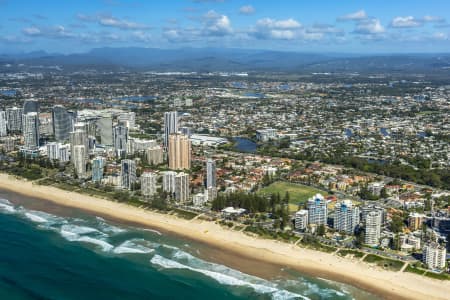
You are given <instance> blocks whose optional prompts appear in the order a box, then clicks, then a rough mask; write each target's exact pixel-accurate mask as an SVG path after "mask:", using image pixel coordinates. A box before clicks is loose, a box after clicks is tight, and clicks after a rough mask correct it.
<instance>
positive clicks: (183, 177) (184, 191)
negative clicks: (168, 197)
mask: <svg viewBox="0 0 450 300" xmlns="http://www.w3.org/2000/svg"><path fill="white" fill-rule="evenodd" d="M175 200H177V201H179V202H187V201H188V200H189V174H187V173H184V172H181V173H178V174H177V176H175Z"/></svg>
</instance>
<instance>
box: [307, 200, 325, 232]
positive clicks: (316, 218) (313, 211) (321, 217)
mask: <svg viewBox="0 0 450 300" xmlns="http://www.w3.org/2000/svg"><path fill="white" fill-rule="evenodd" d="M307 209H308V224H315V225H327V218H328V208H327V201H326V200H325V198H324V197H323V196H322V195H321V194H316V195H315V196H314V197H312V198H310V199H309V200H308V203H307Z"/></svg>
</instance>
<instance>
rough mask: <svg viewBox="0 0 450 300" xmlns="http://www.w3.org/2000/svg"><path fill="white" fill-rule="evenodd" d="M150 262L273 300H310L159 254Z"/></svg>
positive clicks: (264, 284) (267, 283) (268, 285)
mask: <svg viewBox="0 0 450 300" xmlns="http://www.w3.org/2000/svg"><path fill="white" fill-rule="evenodd" d="M150 262H151V263H152V264H154V265H157V266H160V267H162V268H164V269H187V270H190V271H193V272H198V273H202V274H203V275H206V276H208V277H210V278H212V279H214V280H216V281H217V282H219V283H220V284H223V285H230V286H242V287H250V288H252V289H253V290H255V291H256V292H258V293H262V294H269V295H271V296H272V298H273V299H309V298H307V297H304V296H302V295H299V294H295V293H292V292H289V291H286V290H280V289H278V288H276V287H273V286H271V284H270V283H269V282H266V281H264V280H261V283H251V282H248V281H245V280H243V279H239V278H235V277H232V276H229V275H226V274H223V273H219V272H214V271H210V270H204V269H199V268H194V267H190V266H188V265H184V264H181V263H179V262H177V261H174V260H171V259H168V258H165V257H163V256H161V255H158V254H156V255H155V256H153V257H152V259H151V260H150Z"/></svg>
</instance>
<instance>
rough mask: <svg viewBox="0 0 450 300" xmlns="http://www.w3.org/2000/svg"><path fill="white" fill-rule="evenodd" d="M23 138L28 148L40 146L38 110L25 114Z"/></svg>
mask: <svg viewBox="0 0 450 300" xmlns="http://www.w3.org/2000/svg"><path fill="white" fill-rule="evenodd" d="M23 139H24V143H25V148H26V149H36V148H38V147H39V116H38V114H37V113H36V112H30V113H27V114H26V115H23Z"/></svg>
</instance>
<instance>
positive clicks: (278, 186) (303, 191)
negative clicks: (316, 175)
mask: <svg viewBox="0 0 450 300" xmlns="http://www.w3.org/2000/svg"><path fill="white" fill-rule="evenodd" d="M286 192H289V203H290V204H295V205H298V204H299V203H305V202H306V201H307V200H308V199H309V198H311V197H312V196H314V195H315V194H317V193H321V194H322V195H324V196H326V195H325V194H326V193H325V192H324V191H322V190H319V189H316V188H313V187H310V186H306V185H301V184H296V183H289V182H284V181H276V182H274V183H272V184H270V185H269V186H266V187H264V188H262V189H260V190H259V191H258V194H268V195H269V194H276V193H280V196H281V197H284V195H285V194H286ZM289 207H290V208H291V206H289ZM296 210H297V209H296ZM296 210H295V211H296Z"/></svg>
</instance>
